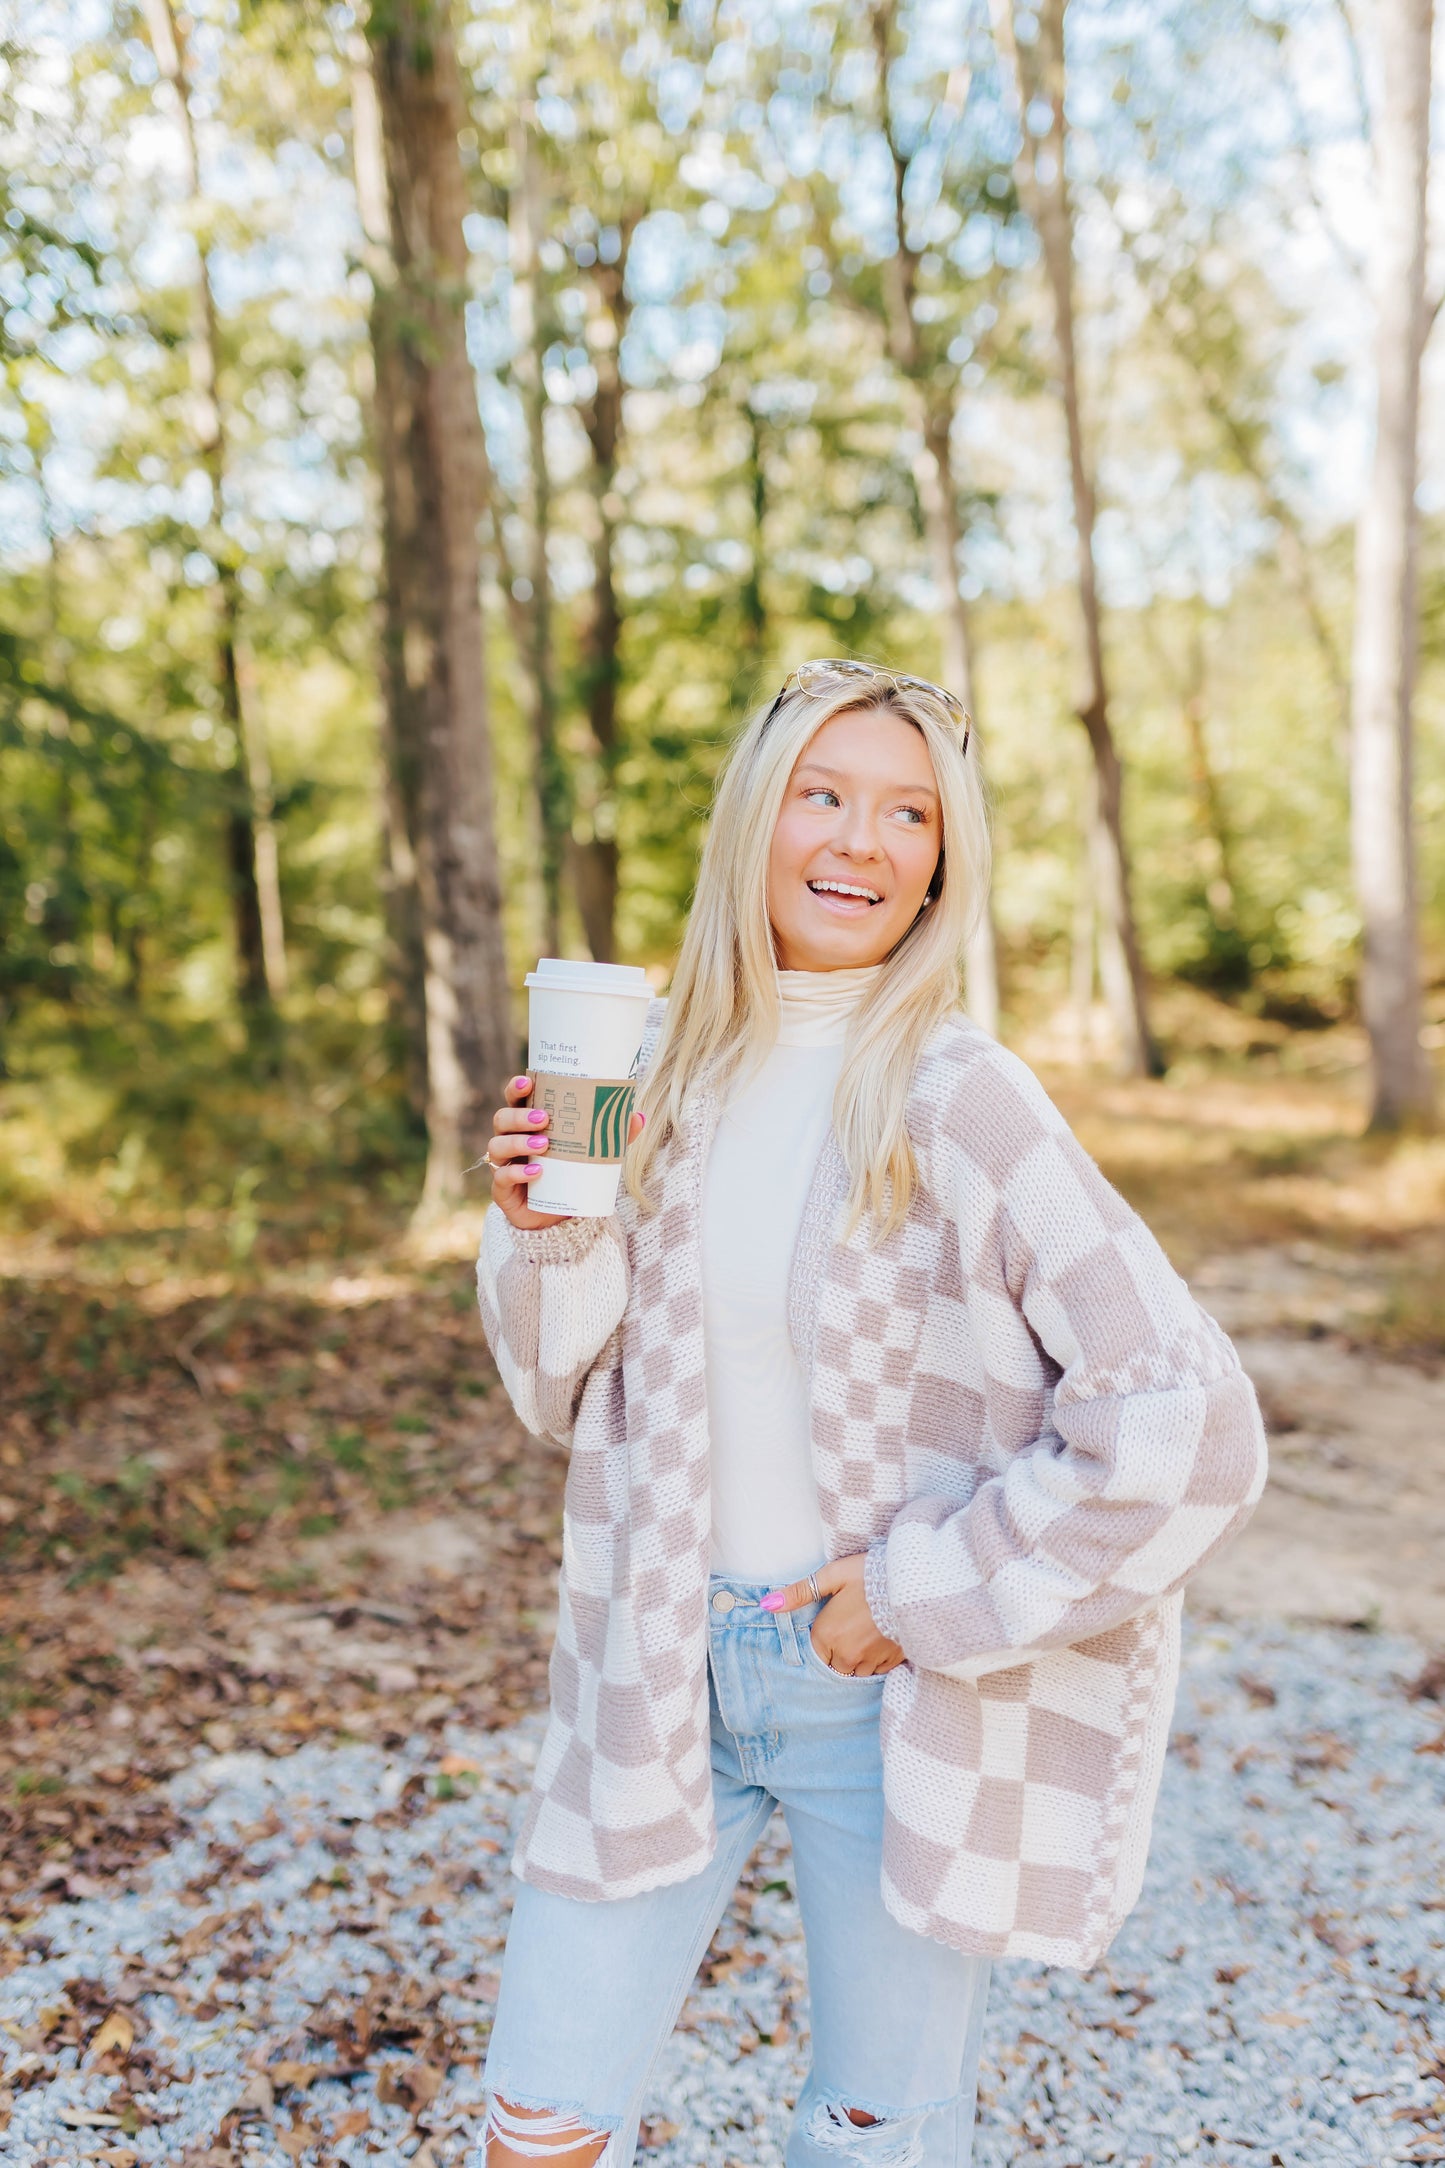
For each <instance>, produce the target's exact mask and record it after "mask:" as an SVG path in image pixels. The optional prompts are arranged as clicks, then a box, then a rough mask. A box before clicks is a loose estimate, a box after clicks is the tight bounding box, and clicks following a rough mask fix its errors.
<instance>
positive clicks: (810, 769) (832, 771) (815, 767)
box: [797, 760, 938, 798]
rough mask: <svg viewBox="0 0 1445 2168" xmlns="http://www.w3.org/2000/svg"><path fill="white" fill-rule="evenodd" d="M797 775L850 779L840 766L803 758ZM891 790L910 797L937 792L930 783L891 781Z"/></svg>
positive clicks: (932, 795)
mask: <svg viewBox="0 0 1445 2168" xmlns="http://www.w3.org/2000/svg"><path fill="white" fill-rule="evenodd" d="M797 772H798V774H799V775H826V776H827V777H828V779H829V781H830V782H833V783H846V782H849V781H850V780H851V778H850V777H848V776H846V775H844V773H843V772H842V770H841V769H840V768H825V767H824V766H823V763H822V762H821V760H805V761H802V762H801V763H800V764H799V767H798V771H797ZM889 788H890V789H891V790H901V791H904V792H905V793H907V794H908V795H909V796H910V797H920V798H936V797H937V796H938V792H937V791H936V790H935V789H934V787H933V785H932V784H931V783H892V784H890V785H889Z"/></svg>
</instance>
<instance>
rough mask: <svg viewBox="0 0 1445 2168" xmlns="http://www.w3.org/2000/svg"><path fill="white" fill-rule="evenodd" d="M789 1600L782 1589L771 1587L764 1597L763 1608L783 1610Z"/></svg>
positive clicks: (766, 1609) (765, 1609)
mask: <svg viewBox="0 0 1445 2168" xmlns="http://www.w3.org/2000/svg"><path fill="white" fill-rule="evenodd" d="M787 1600H788V1599H787V1596H786V1595H785V1593H784V1591H783V1590H782V1589H780V1588H770V1589H769V1590H768V1593H767V1595H766V1596H764V1598H763V1602H762V1608H763V1610H764V1611H781V1610H782V1608H783V1605H784V1604H785V1603H786V1602H787Z"/></svg>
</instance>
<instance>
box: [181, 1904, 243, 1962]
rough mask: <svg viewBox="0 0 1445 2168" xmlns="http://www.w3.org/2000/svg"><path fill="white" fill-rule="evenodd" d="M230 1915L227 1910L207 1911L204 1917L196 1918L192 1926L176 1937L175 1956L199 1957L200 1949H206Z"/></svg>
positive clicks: (183, 1957) (182, 1957) (185, 1957)
mask: <svg viewBox="0 0 1445 2168" xmlns="http://www.w3.org/2000/svg"><path fill="white" fill-rule="evenodd" d="M230 1916H231V1915H230V1913H229V1912H208V1913H207V1914H206V1916H205V1918H204V1919H200V1920H197V1921H196V1924H195V1926H194V1927H188V1928H187V1929H186V1931H185V1933H184V1934H183V1935H181V1936H179V1937H178V1939H177V1941H176V1946H175V1948H176V1955H177V1957H179V1958H181V1959H183V1960H184V1959H188V1958H192V1957H199V1956H200V1954H201V1952H202V1950H204V1949H208V1948H209V1947H210V1945H211V1943H213V1942H214V1941H215V1939H216V1937H217V1935H218V1934H219V1933H220V1931H221V1929H222V1928H223V1927H224V1926H225V1924H226V1922H227V1921H228V1920H229V1918H230Z"/></svg>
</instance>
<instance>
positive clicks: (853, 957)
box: [777, 923, 893, 971]
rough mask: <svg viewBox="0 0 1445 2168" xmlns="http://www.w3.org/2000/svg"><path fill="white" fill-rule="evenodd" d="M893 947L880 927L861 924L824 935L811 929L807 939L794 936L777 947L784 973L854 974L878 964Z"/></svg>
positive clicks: (782, 941)
mask: <svg viewBox="0 0 1445 2168" xmlns="http://www.w3.org/2000/svg"><path fill="white" fill-rule="evenodd" d="M892 947H893V943H892V941H891V940H889V939H888V938H887V935H886V933H884V932H883V931H882V930H881V929H880V928H879V927H877V926H865V925H863V924H861V923H860V924H858V925H853V926H846V925H844V926H839V927H837V928H836V929H833V928H831V927H830V928H829V929H828V931H827V932H826V933H820V932H819V931H818V930H817V929H816V928H810V929H809V932H808V934H807V936H806V937H803V936H801V935H797V934H795V935H794V936H793V938H792V939H787V938H786V937H785V938H783V939H781V940H779V941H778V943H777V948H778V960H779V963H780V965H781V967H782V969H783V970H784V971H857V970H859V969H861V968H862V967H863V966H865V965H867V964H881V963H882V961H883V959H884V957H885V956H886V955H887V954H888V952H889V950H890V949H891V948H892Z"/></svg>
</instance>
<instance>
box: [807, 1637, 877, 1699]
mask: <svg viewBox="0 0 1445 2168" xmlns="http://www.w3.org/2000/svg"><path fill="white" fill-rule="evenodd" d="M798 1639H799V1640H800V1641H801V1642H802V1644H803V1661H804V1663H808V1664H811V1665H812V1667H813V1669H814V1670H815V1671H821V1672H822V1674H823V1676H824V1678H825V1679H836V1680H837V1681H838V1683H839V1685H840V1686H881V1685H882V1684H883V1680H884V1677H885V1676H886V1674H885V1673H883V1672H881V1671H877V1672H873V1671H869V1672H864V1674H863V1675H862V1677H861V1678H860V1677H857V1676H855V1674H854V1673H853V1672H851V1671H835V1670H834V1669H833V1666H832V1665H831V1664H825V1663H824V1661H823V1659H822V1657H821V1656H820V1655H819V1654H818V1651H817V1650H816V1649H815V1648H814V1646H813V1634H812V1629H811V1627H808V1626H801V1625H800V1626H799V1627H798Z"/></svg>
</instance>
